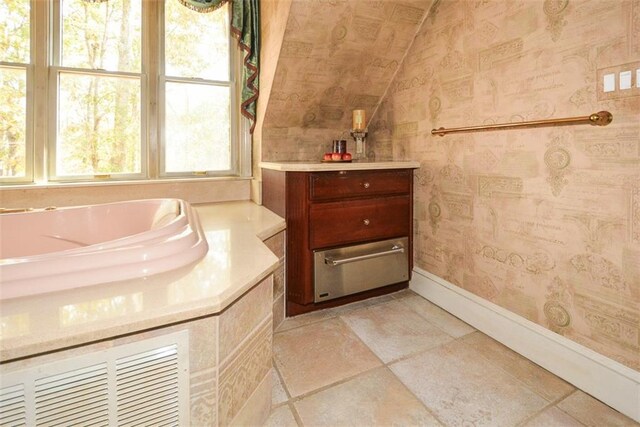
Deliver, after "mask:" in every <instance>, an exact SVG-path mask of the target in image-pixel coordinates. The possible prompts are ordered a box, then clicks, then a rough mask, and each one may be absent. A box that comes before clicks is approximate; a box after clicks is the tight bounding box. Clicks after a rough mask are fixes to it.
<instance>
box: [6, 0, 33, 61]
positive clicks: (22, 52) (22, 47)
mask: <svg viewBox="0 0 640 427" xmlns="http://www.w3.org/2000/svg"><path fill="white" fill-rule="evenodd" d="M0 61H6V62H21V63H23V64H28V63H29V62H30V61H29V0H2V1H0Z"/></svg>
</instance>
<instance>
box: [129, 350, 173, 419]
mask: <svg viewBox="0 0 640 427" xmlns="http://www.w3.org/2000/svg"><path fill="white" fill-rule="evenodd" d="M116 371H117V373H116V381H117V390H118V425H119V426H123V427H125V426H134V425H135V426H139V425H153V426H161V425H173V424H177V422H178V409H179V407H178V349H177V347H176V346H175V345H172V346H167V347H164V348H159V349H156V350H152V351H149V352H145V353H141V354H136V355H134V356H129V357H125V358H122V359H119V360H117V361H116Z"/></svg>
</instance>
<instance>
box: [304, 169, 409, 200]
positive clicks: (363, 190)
mask: <svg viewBox="0 0 640 427" xmlns="http://www.w3.org/2000/svg"><path fill="white" fill-rule="evenodd" d="M411 179H412V171H411V170H388V171H384V170H383V171H380V170H378V171H339V172H321V173H313V174H311V176H310V180H311V183H310V184H311V185H310V190H311V194H310V197H311V200H331V199H340V198H344V197H363V196H380V195H385V194H409V191H410V190H411Z"/></svg>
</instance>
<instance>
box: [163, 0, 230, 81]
mask: <svg viewBox="0 0 640 427" xmlns="http://www.w3.org/2000/svg"><path fill="white" fill-rule="evenodd" d="M227 4H228V3H227ZM164 21H165V24H164V25H165V47H164V51H165V74H166V75H167V76H175V77H200V78H203V79H209V80H223V81H228V80H229V22H228V21H229V13H228V8H227V6H226V5H225V6H223V7H221V8H220V9H218V10H216V11H215V12H211V13H198V12H195V11H193V10H191V9H189V8H186V7H184V6H183V5H181V4H180V2H178V1H176V0H173V1H166V2H165V19H164Z"/></svg>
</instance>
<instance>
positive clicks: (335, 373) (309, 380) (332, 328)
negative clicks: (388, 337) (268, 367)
mask: <svg viewBox="0 0 640 427" xmlns="http://www.w3.org/2000/svg"><path fill="white" fill-rule="evenodd" d="M273 355H274V359H275V361H276V365H277V366H278V369H279V371H280V374H281V375H282V379H283V381H284V383H285V386H286V387H287V390H288V391H289V393H290V394H291V396H294V397H295V396H300V395H302V394H305V393H308V392H310V391H312V390H316V389H318V388H320V387H324V386H326V385H329V384H333V383H335V382H337V381H340V380H343V379H345V378H348V377H350V376H353V375H356V374H359V373H360V372H363V371H366V370H368V369H371V368H374V367H376V366H379V365H380V364H381V363H380V360H379V359H378V358H377V357H376V356H375V355H374V354H373V353H372V352H371V350H369V349H368V348H367V346H365V345H364V344H363V343H362V342H361V341H360V340H359V339H358V337H357V336H356V335H355V334H354V333H353V332H352V331H351V329H349V327H348V326H347V325H346V324H345V323H344V322H343V321H342V320H340V319H337V318H336V319H329V320H325V321H323V322H318V323H314V324H311V325H307V326H303V327H300V328H296V329H292V330H289V331H285V332H279V333H277V334H275V336H274V343H273Z"/></svg>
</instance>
